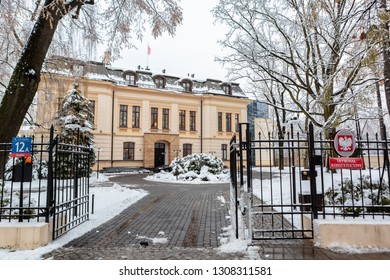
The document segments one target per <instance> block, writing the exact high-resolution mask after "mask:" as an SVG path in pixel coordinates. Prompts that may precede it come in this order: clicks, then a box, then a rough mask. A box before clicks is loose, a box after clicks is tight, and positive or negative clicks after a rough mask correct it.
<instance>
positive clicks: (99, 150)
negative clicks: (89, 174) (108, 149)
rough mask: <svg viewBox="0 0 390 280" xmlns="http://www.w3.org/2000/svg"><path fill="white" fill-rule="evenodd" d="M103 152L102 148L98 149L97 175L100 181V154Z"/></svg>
mask: <svg viewBox="0 0 390 280" xmlns="http://www.w3.org/2000/svg"><path fill="white" fill-rule="evenodd" d="M101 151H102V149H101V148H97V154H98V156H97V170H96V173H97V176H96V177H97V179H99V160H100V152H101Z"/></svg>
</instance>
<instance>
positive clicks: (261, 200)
mask: <svg viewBox="0 0 390 280" xmlns="http://www.w3.org/2000/svg"><path fill="white" fill-rule="evenodd" d="M238 138H239V139H237V138H236V136H234V137H233V138H232V140H231V143H230V147H231V148H230V161H231V162H230V168H231V178H232V180H231V193H234V194H235V199H236V203H234V202H232V203H231V205H232V207H233V209H236V212H235V213H236V214H237V215H236V216H235V221H236V224H234V226H236V225H237V226H236V236H237V237H238V236H239V235H240V230H241V236H244V238H250V239H251V240H262V239H306V238H313V227H312V219H313V218H314V217H315V216H316V215H317V210H318V207H317V206H316V201H315V200H314V201H312V199H311V197H312V194H314V196H313V197H317V195H316V190H315V186H314V185H312V184H311V183H310V182H312V181H313V180H308V179H309V178H310V174H315V172H312V170H311V169H310V162H311V160H309V153H310V148H309V146H310V145H309V142H310V139H299V138H297V139H292V138H291V137H290V135H288V136H287V138H286V139H281V138H280V137H278V138H275V139H273V138H272V137H269V138H267V139H265V138H264V139H262V138H261V137H260V136H259V138H258V139H256V140H255V139H253V138H252V136H251V133H250V131H249V125H248V124H247V123H242V124H240V129H239V134H238ZM255 159H256V160H257V162H260V164H258V165H259V166H258V167H255V166H254V165H255ZM306 159H307V162H306V164H308V167H309V168H308V169H305V168H304V165H305V160H306ZM313 164H314V162H313ZM313 168H314V169H315V165H313V166H312V169H313ZM305 176H306V177H305ZM305 179H306V180H305ZM313 188H314V189H313Z"/></svg>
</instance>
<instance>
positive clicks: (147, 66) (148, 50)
mask: <svg viewBox="0 0 390 280" xmlns="http://www.w3.org/2000/svg"><path fill="white" fill-rule="evenodd" d="M150 53H151V50H150V47H149V42H148V49H147V51H146V70H149V55H150Z"/></svg>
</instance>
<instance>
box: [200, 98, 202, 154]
mask: <svg viewBox="0 0 390 280" xmlns="http://www.w3.org/2000/svg"><path fill="white" fill-rule="evenodd" d="M200 153H203V100H202V99H201V100H200Z"/></svg>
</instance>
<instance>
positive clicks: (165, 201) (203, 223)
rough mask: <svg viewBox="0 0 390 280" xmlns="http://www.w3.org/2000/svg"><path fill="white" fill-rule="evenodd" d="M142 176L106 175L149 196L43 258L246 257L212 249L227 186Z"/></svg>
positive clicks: (223, 222) (224, 219) (223, 220)
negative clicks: (168, 180) (159, 179)
mask: <svg viewBox="0 0 390 280" xmlns="http://www.w3.org/2000/svg"><path fill="white" fill-rule="evenodd" d="M143 177H145V175H141V174H139V175H123V176H118V177H115V178H112V182H115V183H118V184H120V185H122V186H129V187H133V188H142V189H144V190H146V191H148V192H149V195H147V196H146V197H144V198H143V199H141V200H140V201H138V202H137V203H135V204H133V205H131V206H130V207H128V208H127V209H125V210H124V211H123V212H122V213H120V214H119V215H117V216H116V217H113V219H111V220H110V221H108V222H106V223H104V224H102V225H100V226H99V227H97V228H95V229H93V230H91V231H90V232H88V233H86V234H84V235H83V236H81V237H79V238H77V239H75V240H73V241H71V242H70V243H68V244H67V245H66V246H64V248H61V249H58V250H55V251H53V252H51V253H49V254H46V255H45V256H44V258H52V259H123V258H125V259H143V258H144V259H163V258H178V259H205V258H209V259H224V258H227V259H237V258H239V259H242V258H246V257H245V256H244V255H243V254H242V253H237V254H221V253H219V252H218V250H217V248H218V247H219V246H220V238H221V233H222V232H223V228H225V227H227V226H228V225H230V220H229V206H228V204H227V203H224V201H229V198H228V194H229V185H228V184H205V185H191V184H168V183H161V182H150V181H146V180H143ZM111 185H112V183H111ZM179 248H180V250H179Z"/></svg>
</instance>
